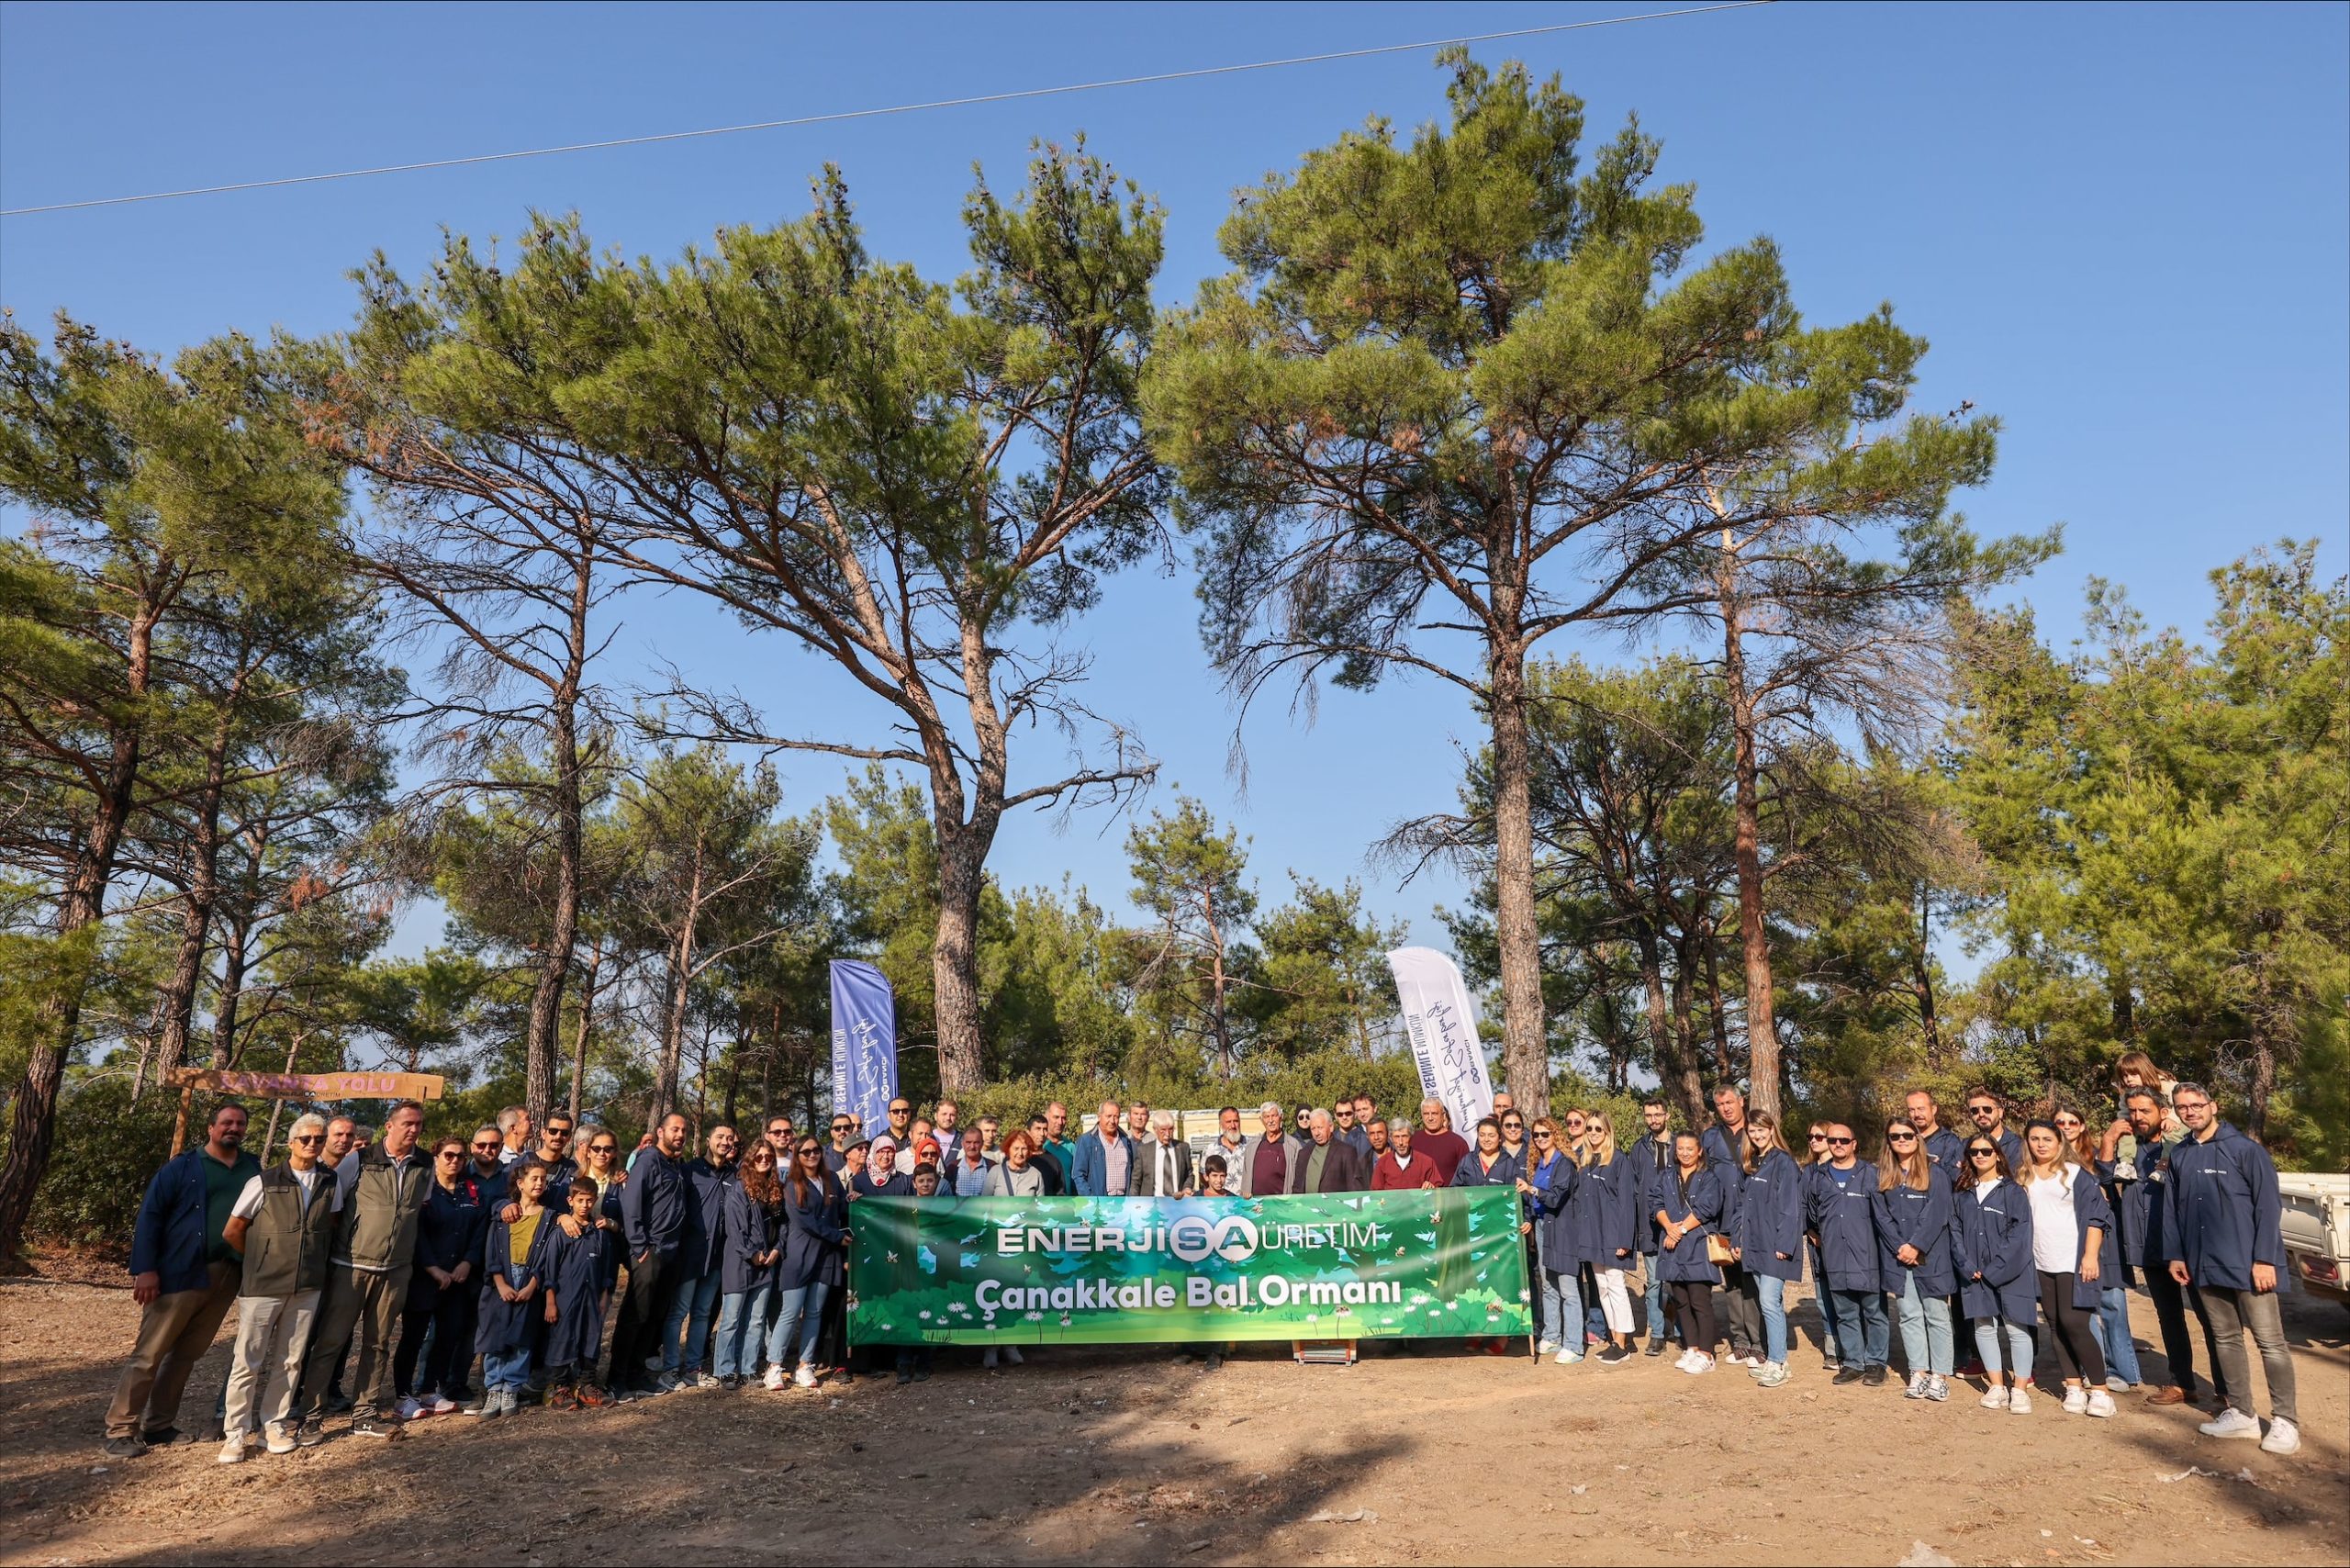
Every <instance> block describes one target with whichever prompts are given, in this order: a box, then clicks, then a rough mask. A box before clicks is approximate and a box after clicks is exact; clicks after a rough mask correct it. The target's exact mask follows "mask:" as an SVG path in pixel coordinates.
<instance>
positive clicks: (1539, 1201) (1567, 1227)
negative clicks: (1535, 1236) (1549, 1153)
mask: <svg viewBox="0 0 2350 1568" xmlns="http://www.w3.org/2000/svg"><path fill="white" fill-rule="evenodd" d="M1453 1174H1454V1175H1456V1176H1458V1175H1459V1174H1460V1171H1459V1170H1454V1171H1453ZM1527 1181H1529V1182H1533V1184H1534V1198H1533V1204H1534V1210H1535V1215H1536V1218H1535V1221H1534V1228H1535V1230H1536V1231H1537V1232H1538V1233H1539V1235H1540V1237H1541V1238H1542V1266H1543V1267H1544V1268H1545V1269H1548V1270H1550V1272H1552V1273H1554V1274H1567V1273H1572V1272H1573V1271H1574V1268H1575V1264H1576V1262H1577V1261H1578V1259H1577V1258H1576V1255H1575V1233H1574V1217H1573V1215H1572V1214H1571V1213H1570V1212H1569V1210H1570V1205H1571V1204H1572V1202H1573V1199H1574V1194H1575V1189H1576V1188H1577V1187H1579V1186H1581V1185H1582V1184H1583V1171H1582V1170H1581V1169H1580V1168H1579V1167H1578V1166H1577V1165H1576V1164H1575V1162H1574V1161H1573V1160H1572V1159H1568V1158H1567V1157H1566V1156H1565V1155H1563V1154H1561V1155H1554V1156H1553V1157H1552V1158H1551V1160H1550V1164H1549V1165H1547V1166H1545V1167H1543V1169H1542V1171H1541V1173H1540V1174H1539V1176H1529V1177H1527Z"/></svg>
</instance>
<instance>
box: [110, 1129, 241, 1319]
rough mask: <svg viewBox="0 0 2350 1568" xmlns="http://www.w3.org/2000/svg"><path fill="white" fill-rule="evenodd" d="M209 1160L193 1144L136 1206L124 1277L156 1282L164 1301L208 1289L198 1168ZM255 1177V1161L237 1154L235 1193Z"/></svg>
mask: <svg viewBox="0 0 2350 1568" xmlns="http://www.w3.org/2000/svg"><path fill="white" fill-rule="evenodd" d="M207 1159H212V1157H211V1156H210V1155H209V1154H207V1153H206V1152H205V1151H204V1146H203V1145H202V1144H198V1145H197V1146H196V1148H191V1149H188V1150H187V1151H185V1153H183V1154H179V1155H175V1156H173V1158H172V1159H168V1160H165V1161H164V1162H163V1168H162V1170H158V1171H156V1172H155V1177H154V1180H153V1181H151V1182H148V1183H147V1196H146V1197H145V1198H143V1199H142V1200H140V1204H139V1223H138V1225H137V1226H136V1227H135V1228H133V1229H132V1231H131V1233H130V1271H131V1272H132V1273H134V1274H155V1275H159V1276H161V1279H160V1285H159V1288H160V1289H161V1290H162V1292H163V1294H166V1295H168V1294H171V1293H173V1291H200V1290H209V1289H210V1288H211V1286H212V1273H211V1271H210V1270H209V1269H208V1268H207V1266H206V1264H207V1259H206V1256H205V1255H206V1254H207V1253H208V1252H209V1251H211V1249H212V1237H211V1233H210V1232H209V1230H208V1229H207V1226H206V1218H205V1208H204V1166H203V1164H202V1161H204V1160H207ZM214 1163H215V1164H218V1161H217V1160H215V1161H214ZM260 1174H261V1161H260V1160H259V1159H255V1158H254V1157H253V1156H252V1155H250V1154H247V1153H246V1152H245V1151H244V1150H242V1149H239V1150H238V1151H237V1163H236V1166H235V1168H234V1170H233V1172H232V1175H231V1180H233V1182H235V1184H236V1190H237V1191H238V1192H240V1193H241V1192H243V1191H244V1190H245V1183H246V1182H250V1181H252V1179H253V1178H254V1177H256V1176H258V1175H260Z"/></svg>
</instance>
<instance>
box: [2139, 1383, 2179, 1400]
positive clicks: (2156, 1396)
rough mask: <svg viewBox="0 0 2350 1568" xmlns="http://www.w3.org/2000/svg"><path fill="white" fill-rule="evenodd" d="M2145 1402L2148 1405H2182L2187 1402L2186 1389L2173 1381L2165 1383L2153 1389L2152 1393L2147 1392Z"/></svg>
mask: <svg viewBox="0 0 2350 1568" xmlns="http://www.w3.org/2000/svg"><path fill="white" fill-rule="evenodd" d="M2146 1403H2147V1404H2149V1405H2184V1404H2186V1403H2187V1390H2185V1389H2183V1388H2181V1387H2179V1386H2178V1384H2177V1383H2164V1384H2163V1385H2162V1386H2161V1387H2160V1388H2157V1389H2155V1390H2154V1392H2153V1393H2152V1394H2147V1395H2146Z"/></svg>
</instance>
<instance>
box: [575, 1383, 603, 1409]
mask: <svg viewBox="0 0 2350 1568" xmlns="http://www.w3.org/2000/svg"><path fill="white" fill-rule="evenodd" d="M576 1398H577V1399H578V1401H579V1407H580V1408H581V1409H582V1410H601V1409H602V1408H603V1407H604V1406H607V1405H610V1403H611V1401H610V1399H607V1398H606V1397H604V1391H603V1390H602V1389H600V1388H598V1387H597V1386H596V1385H595V1384H594V1383H581V1384H580V1385H579V1388H578V1392H577V1394H576Z"/></svg>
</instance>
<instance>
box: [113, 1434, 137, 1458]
mask: <svg viewBox="0 0 2350 1568" xmlns="http://www.w3.org/2000/svg"><path fill="white" fill-rule="evenodd" d="M146 1451H147V1445H146V1444H145V1443H143V1442H140V1440H139V1439H137V1438H108V1439H106V1457H107V1458H108V1459H137V1458H139V1457H140V1455H141V1454H144V1453H145V1452H146Z"/></svg>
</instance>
